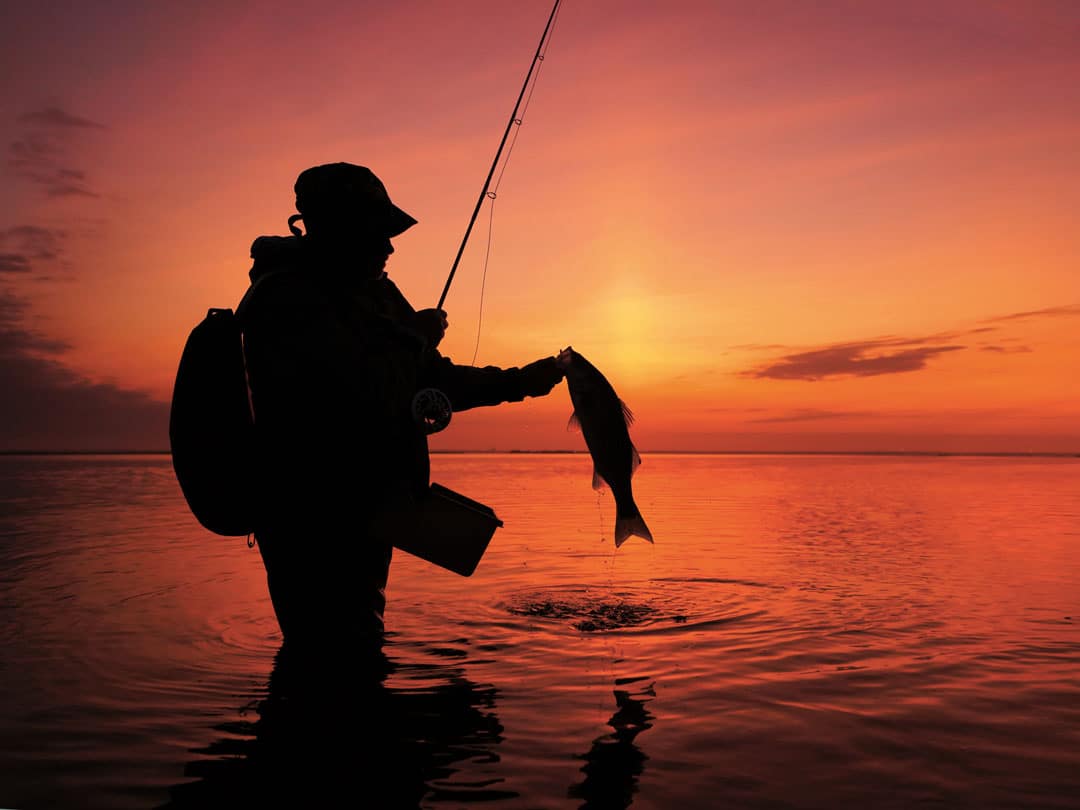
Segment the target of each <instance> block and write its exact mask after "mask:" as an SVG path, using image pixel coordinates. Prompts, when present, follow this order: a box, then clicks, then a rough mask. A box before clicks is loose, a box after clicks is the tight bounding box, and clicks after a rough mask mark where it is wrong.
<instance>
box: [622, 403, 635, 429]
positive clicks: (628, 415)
mask: <svg viewBox="0 0 1080 810" xmlns="http://www.w3.org/2000/svg"><path fill="white" fill-rule="evenodd" d="M619 407H620V408H621V409H622V415H623V419H624V420H626V424H628V425H632V424H634V412H633V411H632V410H630V409H629V408H628V407H627V406H626V403H625V402H623V401H622V400H621V399H620V400H619Z"/></svg>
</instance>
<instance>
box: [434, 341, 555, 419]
mask: <svg viewBox="0 0 1080 810" xmlns="http://www.w3.org/2000/svg"><path fill="white" fill-rule="evenodd" d="M564 376H565V375H564V372H563V370H562V369H560V368H559V367H558V366H557V365H556V363H555V358H554V357H545V358H543V359H541V360H537V361H535V362H533V363H529V364H528V365H525V366H522V367H520V368H519V367H516V366H515V367H513V368H499V367H498V366H484V367H482V368H478V367H476V366H461V365H457V364H456V363H454V362H453V361H452V360H451V359H450V358H449V357H444V356H443V355H441V354H439V353H438V352H437V351H434V350H432V351H431V356H430V358H429V360H428V362H427V364H426V367H425V373H424V375H423V376H422V378H421V383H422V386H423V387H431V388H438V389H439V390H440V391H442V392H443V393H445V394H446V396H447V397H448V398H449V399H450V404H451V406H452V407H453V409H454V410H455V411H464V410H468V409H469V408H476V407H478V406H483V405H498V404H500V403H502V402H521V401H522V400H523V399H525V397H542V396H545V395H547V394H549V393H551V390H552V389H553V388H554V387H555V386H556V385H557V384H558V383H559V381H560V380H562V378H563V377H564Z"/></svg>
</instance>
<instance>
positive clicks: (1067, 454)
mask: <svg viewBox="0 0 1080 810" xmlns="http://www.w3.org/2000/svg"><path fill="white" fill-rule="evenodd" d="M428 452H429V453H430V454H431V455H489V456H498V455H536V456H543V455H563V456H568V455H583V456H587V455H589V451H588V450H493V449H488V450H430V451H428ZM638 452H639V453H641V455H665V456H976V457H1002V458H1080V450H1064V451H1060V452H1050V451H994V450H970V451H966V450H647V451H641V450H640V449H639V451H638ZM171 455H172V452H171V451H169V450H0V456H171Z"/></svg>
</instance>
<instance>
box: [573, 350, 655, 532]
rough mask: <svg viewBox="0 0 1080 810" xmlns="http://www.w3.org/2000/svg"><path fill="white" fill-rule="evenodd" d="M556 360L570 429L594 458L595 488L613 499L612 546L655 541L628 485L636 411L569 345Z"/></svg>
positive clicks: (634, 460)
mask: <svg viewBox="0 0 1080 810" xmlns="http://www.w3.org/2000/svg"><path fill="white" fill-rule="evenodd" d="M555 362H556V364H557V365H558V366H559V368H561V369H562V370H563V372H564V373H565V374H566V386H567V388H568V389H569V391H570V401H571V402H572V403H573V405H574V412H573V414H571V416H570V424H569V425H568V426H567V427H568V429H569V428H573V427H578V428H580V429H581V433H582V435H583V436H584V437H585V444H586V445H587V446H588V448H589V455H590V456H592V460H593V481H592V485H593V489H600V487H601V485H602V484H603V483H606V484H607V485H608V487H609V488H610V489H611V494H612V495H613V496H614V497H615V548H619V547H620V546H621V545H622V544H623V543H624V542H625V541H626V540H627V539H628V538H630V537H633V536H636V537H642V538H644V539H646V540H648V541H649V542H650V543H652V542H653V537H652V532H650V531H649V527H648V526H646V525H645V520H644V519H643V518H642V517H641V512H640V511H639V510H638V507H637V504H636V503H634V493H633V491H632V489H631V486H630V478H631V477H632V476H633V474H634V470H636V469H637V468H638V466H639V465H640V464H641V456H640V455H638V451H637V449H636V448H635V447H634V444H633V442H631V441H630V429H629V426H630V424H631V423H632V422H633V421H634V415H633V413H631V411H630V409H629V408H628V407H626V403H624V402H623V401H622V400H621V399H619V396H618V394H616V393H615V389H614V388H612V387H611V383H609V382H608V381H607V379H605V377H604V375H603V374H601V373H600V372H599V371H598V370H597V368H596V366H594V365H593V364H592V363H590V362H589V361H588V360H586V359H585V358H584V357H582V356H581V355H580V354H578V353H577V352H575V351H574V349H573V347H571V346H567V347H566V348H565V349H563V350H562V351H560V352H559V354H558V356H557V357H556V359H555Z"/></svg>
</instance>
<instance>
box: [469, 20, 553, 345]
mask: <svg viewBox="0 0 1080 810" xmlns="http://www.w3.org/2000/svg"><path fill="white" fill-rule="evenodd" d="M559 10H560V4H559V3H556V4H555V10H554V12H553V13H552V16H551V28H550V30H549V32H548V37H547V42H546V43H545V44H544V46H543V49H542V50H541V52H540V53H539V54H538V55H537V58H536V62H537V64H538V67H537V68H536V76H535V77H534V78H533V80H532V85H531V86H530V87H529V94H528V96H526V98H525V106H524V107H522V108H521V115H519V116H517V117H516V118H515V119H514V127H515V129H514V136H513V137H512V138H511V139H510V146H509V147H508V148H507V150H506V157H505V158H504V159H503V164H502V168H501V169H499V177H498V179H496V181H495V185H494V187H492V188H491V190H490V191H488V192H487V198H488V199H489V200H490V201H491V202H490V203H489V204H488V232H487V247H486V249H485V250H484V270H483V273H482V274H481V276H480V311H479V313H478V314H477V316H476V345H475V346H474V347H473V356H472V360H471V361H470V362H469V365H471V366H475V365H476V357H477V355H478V354H479V352H480V328H481V327H482V326H483V323H484V290H485V289H486V288H487V272H488V263H489V262H490V261H491V236H492V232H493V231H494V228H495V200H496V199H497V198H498V196H499V186H501V185H502V180H503V175H504V174H506V167H507V166H508V165H509V164H510V156H511V155H512V154H513V153H514V146H515V145H516V144H517V139H518V136H519V135H520V134H521V124H522V122H523V121H524V120H525V114H526V113H528V111H529V104H531V103H532V97H533V92H535V90H536V83H537V82H538V81H540V71H541V70H543V69H544V58H545V57H546V56H547V49H548V48H549V47H550V46H551V40H552V39H553V38H554V36H555V26H556V24H557V23H558V21H559Z"/></svg>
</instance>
